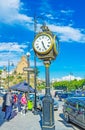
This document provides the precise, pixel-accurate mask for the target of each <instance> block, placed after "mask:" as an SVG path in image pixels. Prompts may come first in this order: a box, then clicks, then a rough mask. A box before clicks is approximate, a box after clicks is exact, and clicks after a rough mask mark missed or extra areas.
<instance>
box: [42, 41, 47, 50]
mask: <svg viewBox="0 0 85 130" xmlns="http://www.w3.org/2000/svg"><path fill="white" fill-rule="evenodd" d="M42 45H43V47H44V49H45V50H46V47H45V45H44V42H43V41H42Z"/></svg>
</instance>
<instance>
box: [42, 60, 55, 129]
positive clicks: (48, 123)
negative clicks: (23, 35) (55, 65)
mask: <svg viewBox="0 0 85 130" xmlns="http://www.w3.org/2000/svg"><path fill="white" fill-rule="evenodd" d="M44 64H45V73H46V91H45V97H44V99H43V109H42V130H55V124H54V109H53V99H52V96H51V94H50V78H49V77H50V76H49V66H50V61H44Z"/></svg>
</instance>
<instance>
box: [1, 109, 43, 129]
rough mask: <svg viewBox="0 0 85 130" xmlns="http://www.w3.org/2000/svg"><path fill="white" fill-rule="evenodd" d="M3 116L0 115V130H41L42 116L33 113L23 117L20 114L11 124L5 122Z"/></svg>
mask: <svg viewBox="0 0 85 130" xmlns="http://www.w3.org/2000/svg"><path fill="white" fill-rule="evenodd" d="M2 117H3V115H0V122H1V125H0V130H19V129H20V130H41V126H40V120H41V119H40V115H34V114H33V113H32V112H31V111H29V112H28V113H26V115H22V114H21V113H18V114H17V115H16V116H15V117H14V118H13V119H11V120H10V121H9V122H3V121H4V120H3V119H2Z"/></svg>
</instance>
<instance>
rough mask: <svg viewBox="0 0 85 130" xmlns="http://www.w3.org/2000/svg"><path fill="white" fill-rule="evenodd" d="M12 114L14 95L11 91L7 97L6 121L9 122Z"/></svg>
mask: <svg viewBox="0 0 85 130" xmlns="http://www.w3.org/2000/svg"><path fill="white" fill-rule="evenodd" d="M11 113H12V94H11V90H10V89H9V90H8V93H7V95H6V111H5V120H7V121H9V120H10V117H11Z"/></svg>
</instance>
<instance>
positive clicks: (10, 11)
mask: <svg viewBox="0 0 85 130" xmlns="http://www.w3.org/2000/svg"><path fill="white" fill-rule="evenodd" d="M22 5H23V4H22V3H21V2H20V0H0V21H1V22H4V23H10V24H11V23H14V22H23V21H24V22H28V23H30V22H32V18H31V17H28V16H27V15H25V14H21V13H20V11H21V8H22Z"/></svg>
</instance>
